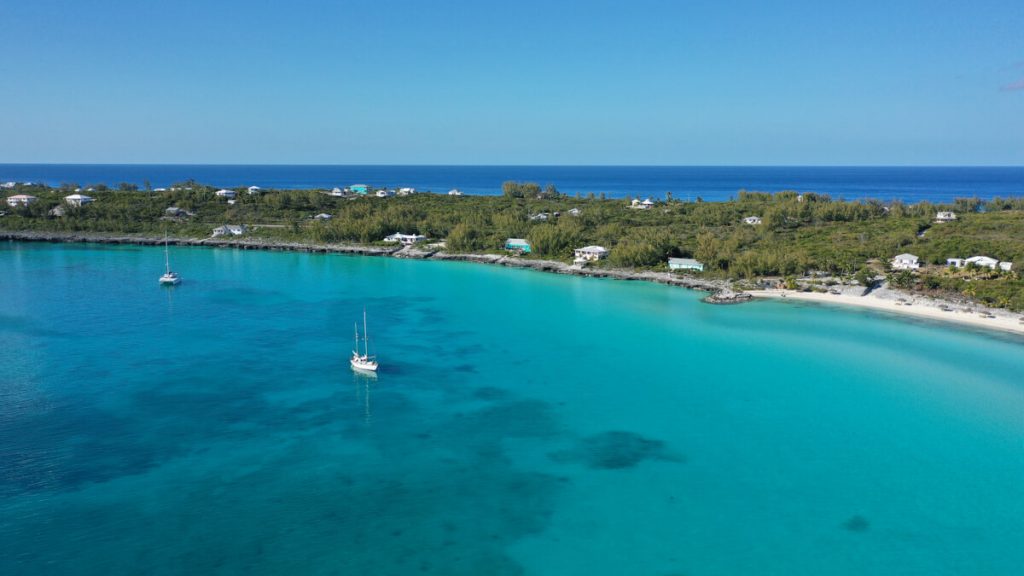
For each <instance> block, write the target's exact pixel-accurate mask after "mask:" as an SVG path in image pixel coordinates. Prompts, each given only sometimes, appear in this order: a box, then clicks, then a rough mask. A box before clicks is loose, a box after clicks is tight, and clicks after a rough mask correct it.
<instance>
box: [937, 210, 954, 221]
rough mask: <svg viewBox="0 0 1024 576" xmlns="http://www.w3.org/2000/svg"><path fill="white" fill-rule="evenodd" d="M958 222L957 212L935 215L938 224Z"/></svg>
mask: <svg viewBox="0 0 1024 576" xmlns="http://www.w3.org/2000/svg"><path fill="white" fill-rule="evenodd" d="M955 220H956V213H955V212H939V213H938V214H936V215H935V221H936V222H954V221H955Z"/></svg>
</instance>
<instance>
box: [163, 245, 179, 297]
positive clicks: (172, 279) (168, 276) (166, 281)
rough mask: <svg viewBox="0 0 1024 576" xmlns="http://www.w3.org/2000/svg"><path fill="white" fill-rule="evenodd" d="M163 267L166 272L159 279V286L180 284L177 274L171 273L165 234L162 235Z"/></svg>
mask: <svg viewBox="0 0 1024 576" xmlns="http://www.w3.org/2000/svg"><path fill="white" fill-rule="evenodd" d="M164 265H165V266H166V270H167V271H166V272H164V275H163V276H161V277H160V284H163V285H165V286H174V285H175V284H180V283H181V277H180V276H178V273H177V272H171V255H170V252H168V251H167V234H164Z"/></svg>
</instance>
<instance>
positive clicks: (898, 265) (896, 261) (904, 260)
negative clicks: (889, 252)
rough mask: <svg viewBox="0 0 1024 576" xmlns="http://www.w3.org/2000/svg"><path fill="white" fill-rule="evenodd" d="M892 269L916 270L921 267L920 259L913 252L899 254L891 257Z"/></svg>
mask: <svg viewBox="0 0 1024 576" xmlns="http://www.w3.org/2000/svg"><path fill="white" fill-rule="evenodd" d="M891 264H892V269H893V270H917V269H918V268H920V267H921V263H920V259H919V258H918V257H917V256H914V255H913V254H900V255H898V256H896V257H895V258H893V259H892V263H891Z"/></svg>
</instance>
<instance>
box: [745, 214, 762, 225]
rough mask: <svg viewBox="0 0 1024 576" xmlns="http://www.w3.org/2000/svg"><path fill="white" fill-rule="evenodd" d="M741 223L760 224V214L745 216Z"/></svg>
mask: <svg viewBox="0 0 1024 576" xmlns="http://www.w3.org/2000/svg"><path fill="white" fill-rule="evenodd" d="M743 223H744V224H749V225H750V226H760V225H761V217H760V216H747V217H746V218H744V219H743Z"/></svg>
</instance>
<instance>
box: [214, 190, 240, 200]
mask: <svg viewBox="0 0 1024 576" xmlns="http://www.w3.org/2000/svg"><path fill="white" fill-rule="evenodd" d="M216 194H217V196H218V197H220V198H228V199H230V198H234V197H235V196H236V193H235V191H234V190H228V189H227V188H223V189H221V190H217V192H216Z"/></svg>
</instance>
